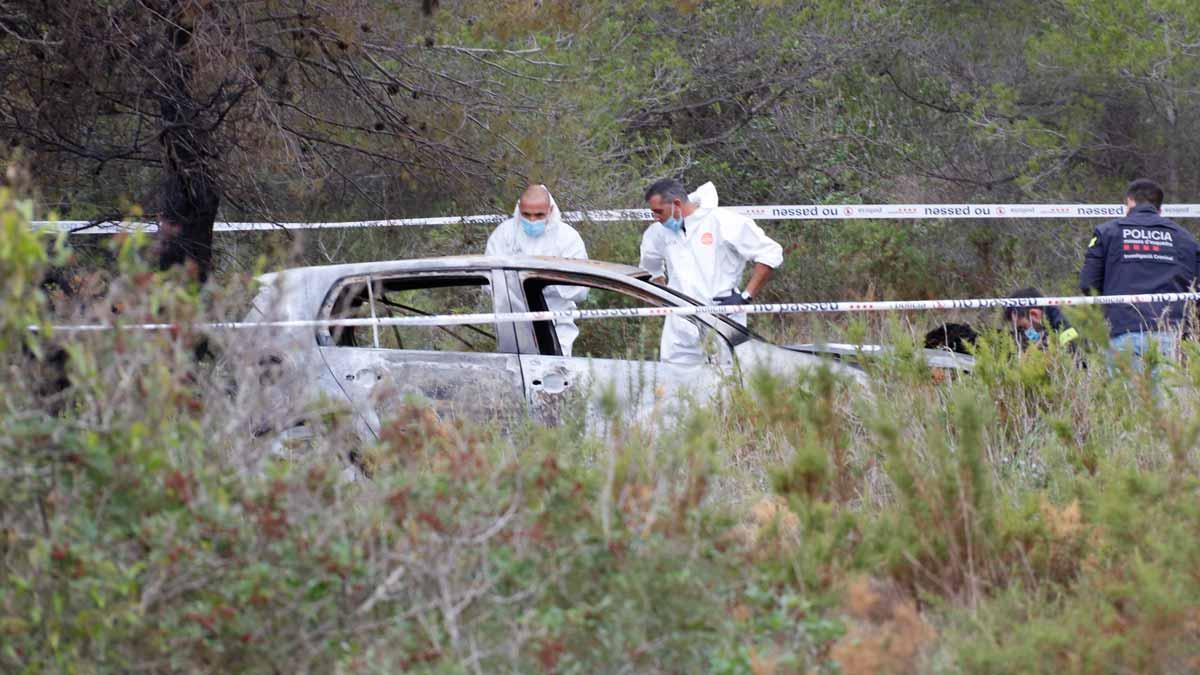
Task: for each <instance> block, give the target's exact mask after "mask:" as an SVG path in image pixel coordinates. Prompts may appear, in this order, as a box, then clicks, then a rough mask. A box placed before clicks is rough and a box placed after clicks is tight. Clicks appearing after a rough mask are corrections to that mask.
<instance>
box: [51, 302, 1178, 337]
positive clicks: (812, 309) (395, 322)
mask: <svg viewBox="0 0 1200 675" xmlns="http://www.w3.org/2000/svg"><path fill="white" fill-rule="evenodd" d="M1197 301H1200V293H1143V294H1136V295H1095V296H1063V297H1053V298H973V299H965V300H895V301H883V302H789V303H773V304H760V305H694V306H686V307H632V308H627V309H626V308H619V309H574V310H558V311H543V312H504V313H483V314H441V315H431V316H402V317H378V318H370V317H363V318H353V319H312V320H292V321H256V322H211V323H196V324H174V323H146V324H76V325H58V326H53V330H55V331H62V332H96V331H106V330H113V329H114V328H120V329H125V330H173V329H178V328H182V327H191V328H196V329H202V330H223V329H243V328H328V327H332V326H371V325H375V326H453V325H467V324H489V323H515V322H524V321H553V320H555V319H607V318H631V317H660V316H668V315H678V316H695V315H700V314H811V313H819V312H896V311H918V310H932V309H951V310H953V309H988V308H995V307H1049V306H1056V307H1061V306H1067V305H1124V304H1139V303H1165V302H1197ZM30 328H31V330H38V328H37V327H36V326H31V327H30Z"/></svg>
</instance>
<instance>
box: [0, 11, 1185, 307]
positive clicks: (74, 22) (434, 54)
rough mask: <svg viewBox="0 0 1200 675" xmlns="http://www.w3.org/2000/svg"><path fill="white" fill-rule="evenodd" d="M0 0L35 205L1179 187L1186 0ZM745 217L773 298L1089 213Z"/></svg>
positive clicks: (401, 241) (803, 196) (910, 270)
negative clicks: (709, 188)
mask: <svg viewBox="0 0 1200 675" xmlns="http://www.w3.org/2000/svg"><path fill="white" fill-rule="evenodd" d="M5 8H6V13H5V14H6V15H5V16H4V17H3V26H4V27H5V31H4V32H3V34H0V45H2V48H3V49H4V50H5V54H6V58H5V59H4V60H3V63H0V83H2V84H3V87H2V88H0V92H2V93H0V134H2V135H3V137H4V140H5V141H6V142H5V143H3V144H0V147H4V148H6V149H5V150H4V153H5V154H7V155H13V154H15V153H17V152H20V153H22V155H23V156H24V157H26V158H27V159H28V160H29V161H30V165H31V166H32V167H33V169H32V170H33V172H34V174H35V182H36V184H37V186H38V188H39V190H40V192H39V193H38V199H37V203H38V210H39V215H40V216H45V215H46V214H48V213H49V212H50V211H54V212H57V214H58V215H59V216H60V217H62V218H67V219H92V218H110V217H121V216H128V215H130V213H131V212H132V211H133V210H134V209H133V207H134V205H137V206H139V207H140V208H141V209H142V210H143V211H145V212H147V213H149V214H151V215H153V214H154V213H156V212H159V211H163V210H165V211H166V212H168V213H171V214H174V215H175V217H176V218H177V219H182V220H184V221H186V222H185V225H186V226H188V227H191V226H192V224H193V223H194V229H197V230H202V229H203V226H204V224H205V223H206V222H207V221H208V220H211V218H212V217H220V218H223V219H228V220H241V219H252V220H275V221H283V222H286V221H289V220H310V221H311V220H347V219H375V218H385V217H402V216H425V215H444V214H462V213H480V212H484V213H486V212H496V213H508V212H509V211H510V210H511V208H512V204H513V202H514V201H515V199H516V196H517V195H518V193H519V189H520V188H521V187H522V186H523V185H524V184H525V183H526V182H528V181H543V182H545V183H546V184H548V185H549V186H550V187H551V189H552V190H553V191H554V192H555V194H556V195H557V196H558V199H559V201H560V202H561V203H562V204H563V205H564V207H566V208H568V209H573V208H593V207H595V208H603V207H631V206H639V205H640V196H641V192H642V190H643V189H644V187H645V185H646V184H647V182H648V181H649V180H651V179H653V178H656V177H661V176H664V175H676V176H680V177H682V178H684V179H685V181H686V182H687V183H688V184H690V185H696V184H699V183H700V182H702V181H705V180H712V181H714V182H715V183H716V184H717V186H718V188H719V189H720V192H721V195H722V198H723V200H724V201H725V203H730V204H733V203H742V204H749V203H813V202H828V203H843V202H869V203H879V202H971V201H977V202H1074V201H1082V202H1105V203H1107V202H1116V201H1117V200H1118V199H1119V197H1120V194H1121V191H1122V188H1123V186H1124V184H1125V183H1126V182H1127V181H1128V180H1130V179H1132V178H1135V177H1139V176H1148V177H1151V178H1154V179H1157V180H1159V181H1160V182H1162V183H1163V184H1164V185H1165V186H1166V188H1167V191H1168V199H1169V200H1174V201H1194V200H1195V199H1196V194H1197V192H1200V176H1198V175H1197V173H1196V172H1195V171H1194V170H1193V167H1195V166H1196V163H1197V159H1198V158H1200V141H1198V140H1197V139H1200V134H1198V133H1197V132H1198V131H1200V129H1198V125H1200V120H1198V113H1197V110H1200V106H1198V105H1197V97H1198V96H1200V92H1198V91H1197V86H1196V83H1197V82H1198V81H1200V79H1198V75H1200V62H1198V59H1197V50H1200V46H1198V45H1200V7H1197V6H1196V4H1195V3H1191V2H1186V1H1184V0H1149V1H1147V0H1115V1H1111V2H1094V1H1090V0H1053V1H1051V2H1042V1H1039V2H1034V1H1031V0H990V1H988V2H944V1H941V0H938V1H932V0H909V1H906V2H882V1H880V0H852V1H848V2H844V1H842V0H837V1H825V0H811V1H806V2H784V1H781V0H748V1H734V0H708V1H704V2H701V1H698V0H632V1H627V2H624V1H623V2H587V3H580V2H568V1H566V0H543V1H534V0H500V1H493V0H488V1H478V0H442V1H441V2H416V1H415V0H414V1H412V2H371V1H365V0H364V1H359V2H319V1H318V2H314V1H312V0H303V1H302V0H270V1H267V0H264V1H262V2H248V3H208V2H200V1H199V0H157V1H155V2H150V1H148V0H146V1H139V2H105V3H95V2H92V1H91V0H65V1H63V2H56V3H36V2H8V3H5ZM766 225H767V227H768V229H769V230H770V232H771V233H772V234H774V235H775V236H776V237H777V238H778V239H779V240H780V241H782V242H784V244H785V245H786V246H787V249H788V252H789V254H790V255H789V257H788V262H787V263H786V264H785V268H784V271H783V275H782V276H781V278H780V279H778V280H777V282H776V283H775V284H773V285H772V286H771V289H770V292H769V293H768V295H769V296H771V297H775V298H788V299H793V300H799V299H814V298H821V299H827V298H835V297H838V298H847V297H867V296H871V297H920V296H933V295H945V294H950V295H964V294H973V293H984V294H994V293H997V292H1000V291H999V289H1006V288H1007V287H1011V286H1014V285H1016V284H1024V283H1029V282H1036V283H1037V284H1039V285H1041V286H1043V287H1046V289H1047V290H1050V289H1057V290H1069V289H1070V288H1071V287H1072V284H1071V278H1070V277H1071V275H1072V272H1073V270H1074V269H1075V268H1076V266H1077V264H1078V262H1079V259H1080V256H1081V247H1082V242H1085V241H1086V238H1087V235H1088V231H1089V224H1087V223H1082V222H1076V223H1071V222H1065V221H1039V222H1033V221H1031V222H1024V221H1013V220H1006V221H992V222H968V221H954V222H941V223H939V222H931V221H921V222H912V223H901V222H895V221H888V222H871V221H855V222H827V223H822V222H798V221H790V222H777V223H767V224H766ZM487 229H488V228H487V227H486V226H473V227H469V228H463V229H459V228H441V229H436V230H431V229H421V230H416V231H407V232H397V231H391V232H384V231H374V232H363V231H343V232H333V233H324V234H312V233H305V234H300V233H297V234H296V235H295V236H290V235H279V236H276V237H270V236H268V237H263V236H247V235H221V236H218V238H217V241H216V244H215V246H216V261H215V264H216V266H217V268H218V269H219V270H220V269H224V270H230V269H238V268H241V267H242V266H244V265H245V264H246V262H247V261H248V260H251V259H253V258H254V257H255V256H256V255H257V254H258V253H261V252H262V251H263V250H270V251H280V250H282V251H286V252H288V254H289V255H290V256H291V258H292V259H293V261H298V262H310V263H317V262H334V261H346V260H356V259H363V258H380V257H385V256H387V257H409V256H412V255H414V254H416V253H417V252H420V253H421V254H425V253H430V252H432V253H458V252H466V251H478V250H482V248H483V242H484V240H485V238H486V236H487ZM583 229H584V236H585V239H586V241H587V243H588V245H589V247H590V250H591V253H592V255H593V256H594V257H599V258H608V259H613V260H621V261H630V262H632V261H635V260H636V245H637V238H638V234H639V232H640V229H641V227H640V226H638V225H634V224H630V225H628V226H621V225H613V224H605V225H596V226H586V225H585V226H584V228H583ZM197 236H198V237H199V239H200V240H203V236H202V233H200V234H198V235H197ZM203 243H204V242H203V241H201V242H200V245H201V250H200V252H199V253H198V255H200V256H201V257H204V255H205V252H204V250H203V246H202V244H203ZM180 255H182V254H180ZM176 257H177V258H178V257H179V256H178V255H177V256H176Z"/></svg>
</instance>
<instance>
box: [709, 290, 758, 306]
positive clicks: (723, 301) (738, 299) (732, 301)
mask: <svg viewBox="0 0 1200 675" xmlns="http://www.w3.org/2000/svg"><path fill="white" fill-rule="evenodd" d="M713 302H715V303H717V304H718V305H748V304H750V302H751V301H750V300H748V299H746V298H743V297H742V294H741V293H730V294H729V295H723V296H721V297H719V298H713Z"/></svg>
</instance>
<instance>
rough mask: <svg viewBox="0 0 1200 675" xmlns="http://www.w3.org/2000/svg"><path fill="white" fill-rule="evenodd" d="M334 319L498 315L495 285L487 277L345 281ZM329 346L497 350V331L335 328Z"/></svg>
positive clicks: (476, 328)
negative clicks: (495, 310)
mask: <svg viewBox="0 0 1200 675" xmlns="http://www.w3.org/2000/svg"><path fill="white" fill-rule="evenodd" d="M337 296H338V297H337V299H336V300H335V301H334V302H333V304H332V307H331V311H330V312H329V316H330V317H335V318H365V317H370V318H373V319H374V318H393V317H405V316H435V315H438V314H486V313H491V312H492V311H494V306H493V304H492V288H491V284H490V283H489V281H488V280H487V279H486V278H483V277H473V276H472V277H461V276H455V277H436V278H435V277H422V278H417V279H413V278H392V279H388V278H382V279H380V278H376V279H371V281H370V284H368V283H367V282H366V281H365V280H352V281H349V282H345V283H344V285H343V287H342V289H341V290H340V291H338V292H337ZM322 342H324V343H326V344H333V345H336V346H339V347H359V348H363V347H366V348H375V349H405V350H416V351H451V352H495V351H497V340H496V331H495V324H492V330H487V329H486V328H484V327H480V326H476V325H469V324H464V325H450V326H446V325H439V326H398V325H391V326H379V325H377V324H372V325H369V326H335V327H333V328H331V329H330V331H329V338H328V339H327V340H322Z"/></svg>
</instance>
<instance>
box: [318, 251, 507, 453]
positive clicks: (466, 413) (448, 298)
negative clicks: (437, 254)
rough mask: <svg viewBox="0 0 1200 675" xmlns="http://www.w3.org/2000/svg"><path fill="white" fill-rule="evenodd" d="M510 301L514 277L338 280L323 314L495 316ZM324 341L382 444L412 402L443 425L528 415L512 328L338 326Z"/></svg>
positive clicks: (330, 363)
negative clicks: (387, 428) (391, 422)
mask: <svg viewBox="0 0 1200 675" xmlns="http://www.w3.org/2000/svg"><path fill="white" fill-rule="evenodd" d="M507 303H508V293H507V290H506V289H505V279H504V277H503V275H502V274H496V273H493V272H492V271H491V270H466V271H447V272H441V271H439V272H432V273H431V272H425V273H411V272H410V273H403V272H395V273H376V274H370V275H360V276H353V277H347V278H343V279H340V280H339V281H337V282H336V283H335V284H334V285H333V287H332V288H331V289H330V291H329V293H328V295H327V296H326V301H325V303H324V304H323V307H322V316H323V317H330V318H340V317H345V318H359V317H393V316H420V315H429V314H459V313H491V312H497V311H505V310H506V309H507ZM318 341H319V343H320V347H319V349H320V352H321V356H322V358H323V359H324V361H325V364H326V365H327V367H328V368H329V371H330V373H331V375H332V376H333V378H334V379H335V380H336V381H337V382H338V384H339V386H340V387H341V388H342V390H343V391H344V392H345V394H346V396H347V398H348V399H349V400H350V401H351V402H352V404H353V405H354V408H355V410H356V412H357V413H358V416H359V420H360V422H361V423H362V424H363V425H365V426H366V427H367V428H368V429H369V430H370V432H371V433H372V434H374V435H375V436H377V437H378V436H379V434H380V433H381V431H382V427H383V426H384V425H385V424H386V423H387V421H388V419H389V418H390V417H392V416H394V415H396V414H397V413H398V412H399V411H400V410H401V409H402V407H403V406H404V405H405V404H408V403H412V404H419V405H422V406H428V407H430V408H432V409H433V410H434V411H435V412H436V413H437V415H438V416H439V417H440V418H443V419H446V418H451V417H462V418H466V419H469V420H473V421H481V422H486V421H499V422H501V423H503V424H508V423H510V422H511V421H512V420H513V419H517V418H524V417H525V416H526V415H527V405H526V402H525V391H524V383H523V380H522V378H521V365H520V362H519V360H518V357H517V354H516V353H515V352H516V340H515V332H514V329H513V327H512V324H495V323H492V324H486V325H480V326H363V327H334V328H331V329H329V330H328V331H327V332H323V333H319V334H318Z"/></svg>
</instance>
